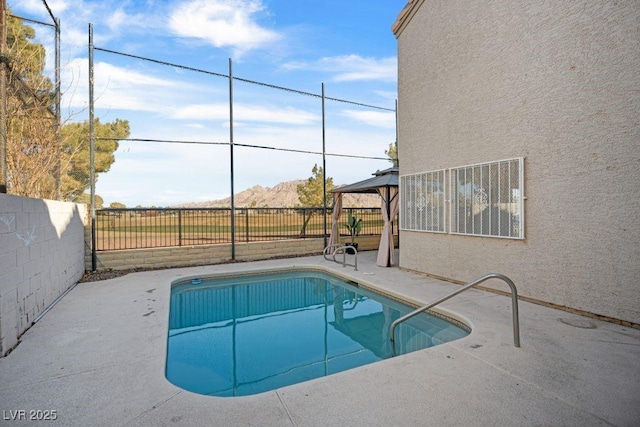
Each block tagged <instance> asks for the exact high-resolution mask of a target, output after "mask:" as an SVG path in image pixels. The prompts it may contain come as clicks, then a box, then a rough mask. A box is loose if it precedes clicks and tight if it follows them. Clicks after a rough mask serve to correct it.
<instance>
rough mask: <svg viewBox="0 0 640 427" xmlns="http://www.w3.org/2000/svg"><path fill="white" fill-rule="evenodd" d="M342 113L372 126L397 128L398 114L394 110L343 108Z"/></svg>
mask: <svg viewBox="0 0 640 427" xmlns="http://www.w3.org/2000/svg"><path fill="white" fill-rule="evenodd" d="M342 114H343V115H345V116H347V117H349V118H350V119H353V120H357V121H359V122H362V123H366V124H368V125H370V126H376V127H380V128H384V129H395V128H396V115H395V113H393V112H382V111H356V110H343V111H342Z"/></svg>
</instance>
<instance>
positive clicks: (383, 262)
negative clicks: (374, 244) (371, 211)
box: [376, 187, 400, 267]
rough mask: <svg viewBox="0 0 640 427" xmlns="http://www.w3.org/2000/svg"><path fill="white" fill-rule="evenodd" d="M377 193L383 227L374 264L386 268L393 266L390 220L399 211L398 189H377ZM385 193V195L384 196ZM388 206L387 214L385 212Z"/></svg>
mask: <svg viewBox="0 0 640 427" xmlns="http://www.w3.org/2000/svg"><path fill="white" fill-rule="evenodd" d="M378 193H380V196H381V198H382V203H381V210H382V219H383V220H384V227H383V228H382V235H381V236H380V246H379V247H378V259H377V261H376V264H377V265H378V266H380V267H388V266H390V265H393V262H394V259H393V251H394V246H393V232H392V230H391V218H395V217H396V215H397V214H398V210H399V203H398V202H399V200H400V198H399V197H397V196H398V188H397V187H386V188H378ZM385 193H386V194H385ZM387 206H389V208H388V209H389V212H387Z"/></svg>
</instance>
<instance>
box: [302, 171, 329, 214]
mask: <svg viewBox="0 0 640 427" xmlns="http://www.w3.org/2000/svg"><path fill="white" fill-rule="evenodd" d="M323 186H324V171H323V170H322V167H321V166H318V165H317V164H316V165H314V166H313V169H311V176H310V177H309V178H308V179H307V181H306V182H305V183H303V184H298V187H297V189H296V190H297V192H298V200H299V201H300V205H301V206H303V207H314V208H317V207H320V206H324V201H325V199H326V197H327V194H328V192H329V191H331V190H332V189H333V178H327V193H323V191H322V190H323Z"/></svg>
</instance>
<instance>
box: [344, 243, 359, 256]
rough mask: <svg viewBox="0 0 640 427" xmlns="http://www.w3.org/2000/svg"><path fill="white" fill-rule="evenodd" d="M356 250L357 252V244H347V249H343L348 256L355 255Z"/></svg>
mask: <svg viewBox="0 0 640 427" xmlns="http://www.w3.org/2000/svg"><path fill="white" fill-rule="evenodd" d="M354 249H355V250H354ZM357 250H358V244H357V243H347V247H346V248H345V251H346V252H347V253H348V254H349V255H355V254H356V251H357Z"/></svg>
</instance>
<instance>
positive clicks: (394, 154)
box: [384, 141, 398, 168]
mask: <svg viewBox="0 0 640 427" xmlns="http://www.w3.org/2000/svg"><path fill="white" fill-rule="evenodd" d="M384 154H386V155H387V156H388V157H389V161H390V162H391V163H393V167H394V168H397V167H398V142H397V141H396V142H392V143H390V144H389V149H388V150H384Z"/></svg>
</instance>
